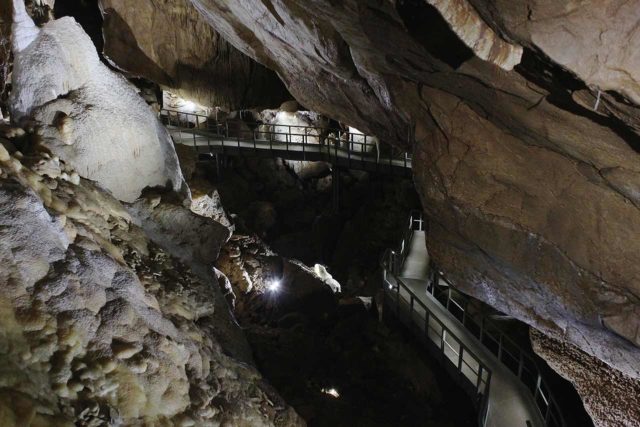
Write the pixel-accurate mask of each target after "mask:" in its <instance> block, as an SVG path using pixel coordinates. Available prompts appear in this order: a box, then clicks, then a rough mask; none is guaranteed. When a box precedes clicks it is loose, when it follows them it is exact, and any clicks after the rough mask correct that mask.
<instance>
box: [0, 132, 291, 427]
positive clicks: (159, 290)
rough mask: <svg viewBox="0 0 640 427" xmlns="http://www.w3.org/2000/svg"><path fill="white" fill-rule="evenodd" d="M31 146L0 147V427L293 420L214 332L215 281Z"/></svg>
mask: <svg viewBox="0 0 640 427" xmlns="http://www.w3.org/2000/svg"><path fill="white" fill-rule="evenodd" d="M5 147H9V150H10V151H11V152H12V154H10V153H9V151H8V150H7V149H6V148H5ZM38 150H39V151H35V152H33V153H27V154H26V155H23V154H21V153H20V152H19V151H15V147H13V145H12V144H10V143H7V142H6V141H3V143H2V144H0V184H1V185H0V237H1V238H0V261H1V264H2V266H3V267H2V269H1V270H0V287H1V288H2V292H1V293H0V307H1V308H0V311H1V312H2V316H0V323H1V325H0V326H1V328H0V329H1V330H2V334H1V335H0V347H1V348H3V349H4V350H3V351H2V352H0V359H1V361H2V363H1V364H0V365H1V366H2V368H1V370H2V375H0V381H1V382H2V387H1V389H2V390H1V391H0V414H1V415H0V424H1V425H3V426H10V425H47V426H69V425H75V424H82V425H105V424H109V425H148V424H154V425H221V424H222V425H252V426H253V425H256V426H263V425H264V426H267V425H282V426H288V425H302V424H303V423H302V421H300V419H299V418H298V417H297V415H295V413H294V412H293V411H292V410H290V409H288V408H287V407H286V405H284V404H283V402H282V401H281V399H280V398H279V397H278V396H277V395H275V393H274V392H273V390H272V389H271V388H270V387H268V386H267V385H266V384H265V383H264V382H263V381H262V380H261V377H260V375H259V374H258V373H257V372H256V371H255V369H254V368H252V367H251V366H250V365H247V364H245V363H241V362H239V361H238V360H236V359H234V358H231V357H229V356H228V355H227V354H226V352H227V351H228V348H226V347H223V346H221V344H220V342H219V341H218V340H217V339H216V338H215V337H216V336H218V335H219V334H221V333H223V332H224V329H225V328H227V327H228V326H227V325H225V324H223V323H220V322H219V321H218V320H217V319H216V316H218V317H220V316H221V315H222V316H224V315H225V312H220V311H219V308H218V302H219V301H220V300H223V298H222V296H221V295H220V292H219V290H218V289H217V286H216V283H215V278H214V277H215V276H213V275H209V278H208V280H207V279H206V278H205V277H204V276H203V275H199V274H197V272H194V271H192V269H191V268H190V267H189V265H188V264H185V263H183V262H181V261H180V260H178V259H177V258H174V257H172V256H171V255H170V254H169V253H168V252H167V251H165V250H163V249H161V248H160V247H159V246H158V245H156V244H155V243H153V242H152V241H151V239H150V238H149V236H147V235H146V234H145V232H144V231H143V229H141V228H140V227H138V226H136V225H135V224H134V223H133V222H132V218H131V216H130V215H129V214H128V213H127V211H126V209H125V208H124V206H123V205H122V204H121V203H120V202H118V201H117V200H116V199H114V198H113V197H112V196H111V195H109V194H108V193H107V192H105V191H104V190H102V189H101V188H100V187H97V186H96V185H94V184H93V183H91V182H90V181H87V180H84V179H80V178H79V177H78V175H77V173H75V172H74V171H73V170H71V169H69V167H68V166H67V165H66V164H65V163H64V162H63V161H61V160H59V159H58V158H57V157H55V156H51V155H50V154H47V153H46V149H44V148H39V149H38ZM43 150H44V151H43ZM156 209H158V208H157V207H156ZM168 210H169V212H171V211H172V208H171V207H170V206H169V207H168ZM203 221H204V220H203ZM220 227H221V226H220ZM213 228H214V229H215V228H216V226H213ZM34 232H35V233H37V235H38V238H37V239H35V238H34ZM227 235H228V234H227V233H222V234H219V235H218V236H217V238H218V239H220V240H219V241H218V242H217V245H218V247H219V246H220V245H221V244H222V243H223V242H224V240H225V239H226V236H227ZM213 252H214V253H215V250H214V251H213ZM227 318H228V315H227ZM236 329H237V328H236Z"/></svg>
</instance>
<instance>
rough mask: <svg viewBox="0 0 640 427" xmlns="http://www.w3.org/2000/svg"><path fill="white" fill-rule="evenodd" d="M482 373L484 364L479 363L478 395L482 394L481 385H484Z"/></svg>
mask: <svg viewBox="0 0 640 427" xmlns="http://www.w3.org/2000/svg"><path fill="white" fill-rule="evenodd" d="M478 362H480V361H478ZM482 371H483V368H482V364H481V363H478V381H477V382H476V391H477V392H478V393H480V384H482Z"/></svg>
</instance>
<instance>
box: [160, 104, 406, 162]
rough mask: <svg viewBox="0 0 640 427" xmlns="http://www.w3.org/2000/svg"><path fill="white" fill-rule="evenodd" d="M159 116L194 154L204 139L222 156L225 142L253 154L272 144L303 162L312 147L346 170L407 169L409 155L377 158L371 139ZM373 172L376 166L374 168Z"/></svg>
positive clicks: (163, 112) (316, 129)
mask: <svg viewBox="0 0 640 427" xmlns="http://www.w3.org/2000/svg"><path fill="white" fill-rule="evenodd" d="M160 115H161V116H162V117H166V120H167V124H168V125H169V126H171V127H175V128H176V130H177V132H178V133H179V135H180V139H181V140H182V136H183V134H184V133H187V134H191V135H192V136H193V146H194V148H195V149H196V150H197V149H198V143H197V139H198V138H206V140H207V147H208V148H209V150H211V146H212V145H211V141H212V140H213V141H214V142H216V141H217V142H218V143H219V145H217V146H218V147H219V148H221V149H222V151H223V152H224V149H225V143H226V142H227V146H230V145H229V144H228V142H229V141H231V140H233V145H232V147H233V148H237V149H241V148H247V149H249V148H250V149H251V150H253V151H254V152H255V151H256V150H257V148H258V146H262V147H263V148H264V149H267V148H268V149H269V150H271V151H273V149H274V143H284V144H285V147H286V150H285V151H290V148H291V147H302V154H303V157H304V158H306V153H307V150H308V149H307V147H310V146H314V148H315V151H314V152H316V153H318V154H321V155H322V156H323V157H324V159H323V160H326V161H328V162H330V163H335V162H337V159H338V158H341V159H342V161H343V162H344V161H345V160H346V161H347V167H351V166H352V162H353V166H354V167H356V166H357V164H358V163H362V162H370V163H375V164H376V165H382V166H385V165H386V164H387V163H388V164H389V166H390V167H396V168H404V169H410V168H411V155H410V154H409V153H406V152H404V151H402V152H400V151H398V150H395V151H394V148H393V147H392V146H387V147H388V150H391V153H390V154H391V155H390V156H388V157H385V158H381V156H380V152H379V145H378V144H376V143H372V142H370V141H371V138H372V137H371V136H368V135H363V134H353V133H349V132H344V131H342V130H340V129H333V128H321V127H315V126H301V125H279V124H259V123H256V122H253V123H250V122H244V121H241V120H226V121H224V122H217V121H216V120H215V119H213V118H210V117H208V116H206V115H202V114H197V113H188V112H182V111H177V110H170V109H162V110H161V111H160ZM185 123H189V124H192V125H193V127H190V126H189V125H187V126H185ZM237 124H243V125H246V126H247V127H249V129H243V128H242V126H235V125H237ZM252 125H253V127H252ZM281 130H285V131H281ZM314 141H317V142H314ZM241 143H245V144H247V143H248V144H249V145H251V147H242V146H241ZM344 145H346V147H344ZM332 148H333V149H332ZM394 152H395V155H394ZM338 153H340V154H341V155H339V154H338ZM354 156H359V157H360V159H357V158H354ZM377 168H378V166H376V169H377Z"/></svg>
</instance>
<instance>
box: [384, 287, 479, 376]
mask: <svg viewBox="0 0 640 427" xmlns="http://www.w3.org/2000/svg"><path fill="white" fill-rule="evenodd" d="M394 277H395V279H396V280H397V281H398V282H399V283H401V284H402V287H403V288H404V290H405V291H407V292H409V294H410V295H411V296H412V297H413V298H414V300H417V302H418V303H419V304H420V306H421V307H422V308H424V309H425V311H428V312H429V313H431V314H432V315H433V317H434V318H435V319H437V320H438V322H440V326H442V328H443V329H444V330H446V331H447V332H448V333H449V334H450V335H451V336H452V337H454V338H455V339H456V341H458V344H460V346H462V347H464V348H465V350H466V351H467V353H469V354H470V355H471V356H473V358H474V359H476V361H477V362H478V364H480V365H482V366H483V369H484V370H485V371H487V372H489V373H490V372H491V369H489V368H487V367H486V365H485V364H484V363H483V362H482V359H480V357H478V356H477V355H476V353H474V352H473V350H471V349H469V347H467V346H466V345H465V344H464V343H463V342H462V340H461V339H460V338H458V336H457V335H456V334H455V333H453V332H452V331H451V329H449V328H448V327H447V325H445V324H444V323H443V322H442V321H441V320H440V319H438V316H436V315H435V314H434V313H433V311H431V310H429V307H427V306H426V305H425V304H424V303H423V302H422V301H420V298H418V296H417V295H416V294H415V293H414V292H413V291H412V290H411V289H409V287H408V286H407V284H406V283H404V281H403V280H402V279H401V278H400V277H396V276H394Z"/></svg>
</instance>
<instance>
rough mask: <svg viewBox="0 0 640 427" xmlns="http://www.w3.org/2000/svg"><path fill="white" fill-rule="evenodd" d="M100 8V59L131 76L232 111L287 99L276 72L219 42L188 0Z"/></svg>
mask: <svg viewBox="0 0 640 427" xmlns="http://www.w3.org/2000/svg"><path fill="white" fill-rule="evenodd" d="M99 6H100V9H101V11H102V15H103V18H104V23H103V34H104V55H105V57H106V58H108V60H109V61H110V62H111V63H112V64H113V65H114V66H116V67H117V68H119V69H121V70H124V71H125V72H127V73H129V74H130V75H133V76H138V77H144V78H146V79H149V80H151V81H153V82H155V83H158V84H160V85H162V86H165V87H167V88H170V89H171V90H172V91H174V92H176V93H177V94H179V95H180V96H182V97H184V98H187V99H190V100H193V101H196V102H198V103H200V104H203V105H209V106H219V107H222V108H226V109H232V110H233V109H239V108H248V107H254V106H262V107H275V106H278V105H280V103H282V102H283V101H285V100H287V99H290V95H289V93H288V92H287V89H286V88H285V87H284V85H283V84H282V82H281V81H280V79H279V78H278V77H277V75H276V74H275V73H273V72H272V71H271V70H269V69H267V68H265V67H264V66H262V65H261V64H259V63H257V62H256V61H254V60H253V59H252V58H250V57H248V56H246V55H244V54H242V53H240V52H239V51H238V50H237V49H235V48H234V47H233V46H232V45H231V44H229V43H228V42H227V41H226V40H224V39H223V38H222V37H221V36H220V34H219V33H217V32H216V31H215V30H213V28H212V27H211V26H210V25H209V24H208V23H207V22H206V21H205V20H204V19H203V18H202V16H201V15H200V14H199V13H198V12H197V10H196V9H195V8H194V7H193V6H192V5H191V4H190V3H189V2H188V1H187V0H139V1H136V2H135V3H132V2H130V1H126V0H99Z"/></svg>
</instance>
